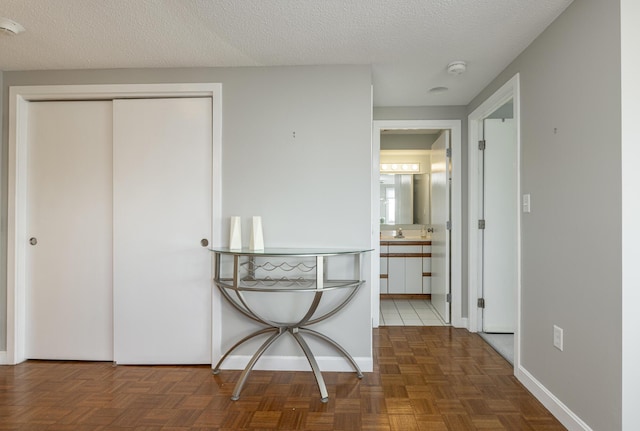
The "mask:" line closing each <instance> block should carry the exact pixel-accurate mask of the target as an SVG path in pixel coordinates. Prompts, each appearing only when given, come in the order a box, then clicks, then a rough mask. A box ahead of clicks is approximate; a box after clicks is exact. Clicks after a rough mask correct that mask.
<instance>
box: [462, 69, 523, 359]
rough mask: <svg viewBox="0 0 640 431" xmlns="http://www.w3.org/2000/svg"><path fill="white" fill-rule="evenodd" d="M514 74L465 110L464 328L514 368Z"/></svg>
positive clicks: (516, 173)
mask: <svg viewBox="0 0 640 431" xmlns="http://www.w3.org/2000/svg"><path fill="white" fill-rule="evenodd" d="M519 166H520V140H519V98H518V76H517V75H516V76H515V77H514V78H513V79H511V80H510V81H509V82H507V83H506V84H505V85H504V86H503V87H502V88H501V89H499V90H498V91H497V92H496V93H495V94H494V95H493V96H491V97H490V98H489V99H487V101H485V102H484V103H483V104H482V105H480V106H479V107H478V108H477V109H476V110H474V111H473V112H472V113H471V115H470V116H469V319H470V322H469V323H470V325H469V330H470V331H472V332H479V333H480V334H481V336H482V337H483V338H484V339H485V341H487V342H488V343H489V344H490V345H492V346H493V347H494V349H495V350H496V351H498V353H500V354H501V355H502V356H504V357H505V358H506V359H507V360H508V361H509V362H511V363H512V364H514V366H515V367H516V368H517V366H518V361H519V351H520V347H519V337H518V330H519V315H520V298H519V295H520V211H519V208H520V204H521V203H520V169H519Z"/></svg>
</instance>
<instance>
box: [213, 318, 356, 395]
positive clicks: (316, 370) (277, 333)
mask: <svg viewBox="0 0 640 431" xmlns="http://www.w3.org/2000/svg"><path fill="white" fill-rule="evenodd" d="M269 332H274V334H272V335H271V336H270V337H269V338H267V340H266V341H265V342H264V343H262V345H261V346H260V348H259V349H258V350H257V351H256V352H255V353H254V355H253V356H252V357H251V360H250V361H249V363H248V364H247V366H246V367H245V369H244V370H243V371H242V374H241V375H240V378H239V379H238V382H237V383H236V386H235V388H234V389H233V393H232V395H231V399H232V400H233V401H237V400H238V399H240V392H241V391H242V388H243V387H244V384H245V383H246V381H247V378H248V377H249V374H250V373H251V371H252V370H253V367H254V366H255V365H256V363H257V362H258V359H260V357H261V356H262V355H263V354H264V352H266V351H267V349H268V348H269V347H270V346H271V345H272V344H273V343H274V342H276V340H278V338H280V337H281V336H282V335H283V334H285V333H287V332H288V333H289V334H291V336H292V337H293V339H294V340H295V341H296V342H297V343H298V345H299V346H300V348H301V349H302V351H303V353H304V355H305V356H306V358H307V361H308V362H309V365H310V366H311V371H313V376H314V377H315V379H316V383H317V384H318V390H319V391H320V401H322V402H323V403H326V402H327V401H329V393H328V392H327V385H326V384H325V383H324V378H323V377H322V372H321V371H320V367H319V366H318V362H317V361H316V358H315V357H314V356H313V352H312V351H311V348H310V347H309V345H308V344H307V342H306V341H305V339H304V338H303V337H302V334H303V333H305V334H310V335H313V336H315V337H317V338H319V339H321V340H324V341H325V342H327V343H328V344H330V345H332V346H333V347H334V348H335V349H336V350H338V351H339V352H340V353H342V355H343V356H344V357H345V358H346V359H347V360H348V361H349V363H350V364H351V366H352V367H353V369H354V370H355V372H356V375H357V376H358V378H359V379H361V378H362V376H363V375H362V371H360V367H358V364H356V361H355V360H354V359H353V357H352V356H351V355H350V354H349V353H348V352H347V351H346V350H345V349H344V348H343V347H342V346H341V345H339V344H338V343H336V342H335V341H334V340H332V339H331V338H329V337H327V336H326V335H324V334H321V333H319V332H317V331H314V330H312V329H308V328H298V327H290V326H281V327H271V328H264V329H261V330H259V331H256V332H254V333H252V334H250V335H248V336H246V337H244V338H243V339H242V340H240V341H238V342H237V343H236V344H234V345H233V346H232V347H231V348H230V349H229V350H227V352H226V353H225V354H224V355H223V356H222V358H220V360H219V361H218V363H217V364H216V366H215V367H214V368H213V370H212V373H213V374H218V373H220V366H221V365H222V363H223V362H224V360H225V359H226V358H227V357H228V356H229V354H230V353H231V352H232V351H234V350H235V349H236V348H238V347H239V346H240V345H242V344H244V343H245V342H247V341H249V340H251V339H253V338H255V337H257V336H258V335H262V334H267V333H269Z"/></svg>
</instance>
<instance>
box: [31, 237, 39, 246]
mask: <svg viewBox="0 0 640 431" xmlns="http://www.w3.org/2000/svg"><path fill="white" fill-rule="evenodd" d="M37 243H38V238H36V237H35V236H32V237H31V238H29V244H31V245H36V244H37Z"/></svg>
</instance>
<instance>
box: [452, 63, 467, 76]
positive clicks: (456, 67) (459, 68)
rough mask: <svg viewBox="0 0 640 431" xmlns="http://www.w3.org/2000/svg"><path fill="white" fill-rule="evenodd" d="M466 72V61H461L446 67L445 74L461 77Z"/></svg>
mask: <svg viewBox="0 0 640 431" xmlns="http://www.w3.org/2000/svg"><path fill="white" fill-rule="evenodd" d="M466 71H467V62H466V61H462V60H458V61H452V62H451V63H449V64H448V65H447V72H449V74H450V75H462V74H463V73H465V72H466Z"/></svg>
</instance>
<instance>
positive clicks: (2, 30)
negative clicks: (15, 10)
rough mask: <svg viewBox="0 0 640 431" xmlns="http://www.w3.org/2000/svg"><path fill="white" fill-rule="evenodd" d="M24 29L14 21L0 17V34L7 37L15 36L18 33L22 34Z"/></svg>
mask: <svg viewBox="0 0 640 431" xmlns="http://www.w3.org/2000/svg"><path fill="white" fill-rule="evenodd" d="M23 31H24V27H23V26H21V25H20V24H18V23H17V22H15V21H11V20H10V19H8V18H2V17H0V34H7V35H9V36H15V35H16V34H18V33H22V32H23Z"/></svg>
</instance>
